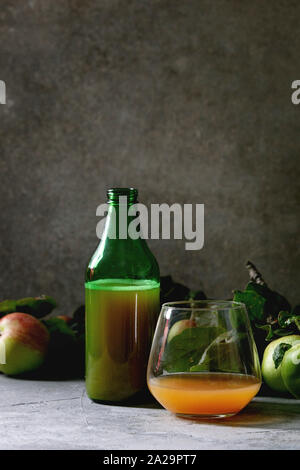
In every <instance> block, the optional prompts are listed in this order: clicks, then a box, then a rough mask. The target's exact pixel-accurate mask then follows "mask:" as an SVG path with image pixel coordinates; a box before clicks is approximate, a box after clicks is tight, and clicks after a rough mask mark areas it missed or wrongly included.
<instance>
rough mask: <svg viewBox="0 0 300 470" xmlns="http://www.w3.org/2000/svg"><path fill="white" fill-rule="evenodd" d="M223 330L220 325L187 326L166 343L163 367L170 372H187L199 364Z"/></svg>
mask: <svg viewBox="0 0 300 470" xmlns="http://www.w3.org/2000/svg"><path fill="white" fill-rule="evenodd" d="M222 332H223V330H222V329H221V328H218V327H194V328H186V329H185V330H184V331H182V333H180V334H178V335H177V336H175V337H174V338H172V339H171V341H170V342H169V343H167V345H166V349H165V353H164V357H163V367H164V368H165V369H166V370H167V371H168V372H187V371H189V370H190V368H191V367H192V366H194V365H196V364H198V362H199V360H200V358H201V356H202V354H203V353H204V351H205V349H206V348H207V346H208V345H209V344H210V343H211V342H212V341H213V340H214V339H215V338H216V337H217V336H218V335H219V334H221V333H222Z"/></svg>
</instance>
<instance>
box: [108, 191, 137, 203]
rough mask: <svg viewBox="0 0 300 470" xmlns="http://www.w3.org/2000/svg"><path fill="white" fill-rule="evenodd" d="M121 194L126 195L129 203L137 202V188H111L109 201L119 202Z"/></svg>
mask: <svg viewBox="0 0 300 470" xmlns="http://www.w3.org/2000/svg"><path fill="white" fill-rule="evenodd" d="M120 196H126V197H127V203H132V202H136V201H137V196H138V190H137V189H135V188H110V189H108V191H107V198H108V202H113V203H115V204H118V203H119V197H120Z"/></svg>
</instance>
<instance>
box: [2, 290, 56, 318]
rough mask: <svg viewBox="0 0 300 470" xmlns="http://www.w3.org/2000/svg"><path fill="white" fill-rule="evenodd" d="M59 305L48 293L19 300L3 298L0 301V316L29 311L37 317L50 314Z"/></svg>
mask: <svg viewBox="0 0 300 470" xmlns="http://www.w3.org/2000/svg"><path fill="white" fill-rule="evenodd" d="M56 306H57V304H56V302H55V300H54V299H53V298H52V297H49V296H48V295H40V296H39V297H25V298H23V299H19V300H3V302H0V317H3V316H4V315H7V314H8V313H14V312H20V313H28V314H29V315H32V316H33V317H36V318H42V317H45V316H46V315H48V314H49V313H50V312H52V310H53V309H54V308H55V307H56Z"/></svg>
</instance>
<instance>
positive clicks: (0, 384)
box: [0, 376, 300, 450]
mask: <svg viewBox="0 0 300 470" xmlns="http://www.w3.org/2000/svg"><path fill="white" fill-rule="evenodd" d="M0 396H1V402H0V423H1V427H0V448H1V450H5V449H121V450H125V449H126V450H128V449H129V450H130V449H150V450H161V449H169V450H180V449H190V450H195V449H300V402H299V401H297V400H292V399H277V398H262V397H257V398H255V399H254V400H253V401H252V402H251V403H250V404H249V405H248V407H247V408H246V409H245V410H244V411H242V412H241V413H240V414H238V415H237V416H235V417H232V418H229V419H227V420H218V421H216V420H215V421H205V422H204V421H191V420H185V419H181V418H178V417H176V416H173V415H172V414H170V413H169V412H167V411H165V410H164V409H162V408H160V407H159V406H158V405H155V404H154V403H148V404H146V405H139V406H109V405H100V404H95V403H93V402H91V401H90V400H89V399H88V397H87V396H86V393H85V388H84V382H83V381H79V380H77V381H75V380H74V381H57V382H51V381H33V380H20V379H13V378H8V377H4V376H1V377H0Z"/></svg>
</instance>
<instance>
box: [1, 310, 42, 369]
mask: <svg viewBox="0 0 300 470" xmlns="http://www.w3.org/2000/svg"><path fill="white" fill-rule="evenodd" d="M48 343H49V332H48V330H47V328H46V327H45V326H44V325H43V324H42V323H41V322H40V321H39V320H37V319H36V318H34V317H32V316H31V315H29V314H27V313H18V312H15V313H10V314H8V315H5V316H4V317H3V318H1V320H0V371H1V372H3V373H4V374H6V375H18V374H22V373H24V372H30V371H32V370H35V369H37V368H38V367H39V366H40V365H41V364H42V363H43V361H44V358H45V355H46V352H47V348H48Z"/></svg>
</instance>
